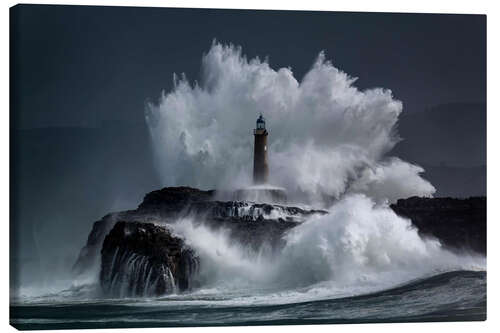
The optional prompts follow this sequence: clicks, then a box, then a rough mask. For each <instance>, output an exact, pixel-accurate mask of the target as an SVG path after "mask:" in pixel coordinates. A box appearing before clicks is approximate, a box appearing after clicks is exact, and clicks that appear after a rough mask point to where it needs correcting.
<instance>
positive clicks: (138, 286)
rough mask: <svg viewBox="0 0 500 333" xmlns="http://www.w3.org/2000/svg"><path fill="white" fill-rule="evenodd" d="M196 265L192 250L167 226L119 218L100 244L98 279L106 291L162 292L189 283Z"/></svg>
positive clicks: (127, 293) (120, 293)
mask: <svg viewBox="0 0 500 333" xmlns="http://www.w3.org/2000/svg"><path fill="white" fill-rule="evenodd" d="M197 268H198V258H197V257H196V255H195V254H194V251H192V250H191V249H190V248H188V247H187V246H185V245H184V241H183V240H182V239H180V238H178V237H174V236H172V235H171V233H170V232H169V231H168V230H167V229H166V228H164V227H161V226H157V225H154V224H152V223H137V222H124V221H120V222H117V223H116V224H115V226H114V227H113V229H111V231H110V232H109V234H108V235H107V236H106V238H105V239H104V242H103V245H102V250H101V272H100V283H101V288H102V290H103V291H104V293H105V294H106V295H112V296H120V297H124V296H148V295H162V294H165V293H171V292H173V291H176V290H179V291H183V290H186V289H188V288H189V287H191V285H192V282H193V279H194V278H195V275H196V274H195V273H196V271H197Z"/></svg>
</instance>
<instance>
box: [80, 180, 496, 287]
mask: <svg viewBox="0 0 500 333" xmlns="http://www.w3.org/2000/svg"><path fill="white" fill-rule="evenodd" d="M216 198H220V196H217V195H216V193H215V192H214V191H202V190H198V189H194V188H189V187H170V188H164V189H161V190H158V191H154V192H151V193H149V194H147V195H146V196H145V198H144V200H143V202H142V203H141V204H140V205H139V207H138V208H137V209H135V210H129V211H124V212H118V213H112V214H108V215H106V216H104V217H103V218H102V219H101V220H99V221H97V222H95V223H94V225H93V228H92V231H91V233H90V235H89V237H88V241H87V244H86V245H85V246H84V248H83V249H82V251H81V253H80V255H79V257H78V260H77V262H76V263H75V266H74V270H75V272H76V273H82V272H85V271H88V270H89V268H90V267H96V266H98V265H100V282H101V286H102V290H103V291H104V292H105V293H106V294H109V295H121V296H124V295H125V296H140V295H160V294H165V293H169V292H172V291H174V290H179V291H182V290H185V289H188V288H190V287H191V286H192V285H193V283H194V281H195V275H196V274H195V272H196V271H197V269H198V267H199V266H200V265H202V264H203V263H200V262H199V260H198V259H197V257H196V254H195V253H194V252H193V250H191V249H189V248H188V247H186V245H185V244H184V241H183V240H182V239H181V238H179V237H178V236H174V235H173V234H172V233H171V232H170V231H169V225H170V224H172V223H175V222H177V221H179V219H183V218H188V219H189V220H190V222H192V223H193V224H195V225H196V224H201V223H203V224H204V225H205V226H208V227H210V228H212V229H214V230H218V229H224V230H225V231H226V232H228V233H229V236H230V239H231V240H232V241H233V242H236V243H238V244H242V245H245V246H247V247H248V248H249V249H254V250H259V251H262V250H267V251H276V250H278V249H280V248H281V247H282V245H283V235H284V233H285V232H286V231H287V230H290V229H291V228H294V227H295V226H297V225H298V224H300V223H302V222H303V221H305V220H306V219H307V218H309V217H311V216H312V215H315V214H318V215H322V214H327V213H328V212H327V211H324V210H309V209H303V208H300V207H293V206H286V205H280V204H266V203H255V202H249V201H220V200H217V199H216ZM391 208H392V209H393V210H394V211H395V212H396V213H397V214H398V215H401V216H403V217H407V218H409V219H411V220H412V222H413V224H414V225H415V226H416V227H417V228H418V230H419V233H420V234H422V235H423V236H432V237H435V238H438V239H439V240H440V241H441V242H442V244H443V245H445V246H447V247H448V248H451V249H455V250H464V249H465V250H472V251H475V252H478V253H482V254H486V198H484V197H482V198H469V199H451V198H417V197H413V198H409V199H404V200H398V202H397V203H395V204H393V205H391ZM160 225H161V226H160ZM99 259H100V260H99Z"/></svg>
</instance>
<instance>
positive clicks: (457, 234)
mask: <svg viewBox="0 0 500 333" xmlns="http://www.w3.org/2000/svg"><path fill="white" fill-rule="evenodd" d="M391 208H392V209H393V210H394V211H395V212H396V214H398V215H401V216H404V217H407V218H409V219H411V221H412V223H413V224H414V225H415V226H416V227H417V228H418V231H419V233H420V234H421V235H423V236H432V237H435V238H437V239H439V240H440V241H441V242H442V244H443V245H445V246H447V247H449V248H451V249H455V250H465V251H470V250H472V251H475V252H478V253H481V254H486V197H473V198H468V199H454V198H419V197H411V198H408V199H401V200H398V201H397V203H395V204H393V205H391Z"/></svg>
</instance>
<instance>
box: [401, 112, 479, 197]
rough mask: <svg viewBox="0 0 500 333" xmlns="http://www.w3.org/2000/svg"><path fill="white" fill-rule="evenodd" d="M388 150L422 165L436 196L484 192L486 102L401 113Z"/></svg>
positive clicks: (471, 194) (458, 195) (470, 194)
mask: <svg viewBox="0 0 500 333" xmlns="http://www.w3.org/2000/svg"><path fill="white" fill-rule="evenodd" d="M398 131H399V134H400V136H401V138H402V139H403V140H402V141H401V142H400V143H398V144H397V145H396V147H395V148H394V149H393V151H392V152H391V154H393V155H395V156H398V157H401V158H402V159H404V160H407V161H410V162H413V163H416V164H419V165H421V166H422V167H424V169H425V174H424V175H423V176H424V178H426V179H428V180H429V181H430V182H431V183H432V184H433V185H434V186H435V187H436V189H437V192H436V196H440V197H443V196H451V197H469V196H477V195H486V104H484V103H450V104H443V105H439V106H436V107H433V108H431V109H429V110H426V111H423V112H419V113H410V114H405V113H404V112H403V114H402V115H401V117H400V120H399V123H398Z"/></svg>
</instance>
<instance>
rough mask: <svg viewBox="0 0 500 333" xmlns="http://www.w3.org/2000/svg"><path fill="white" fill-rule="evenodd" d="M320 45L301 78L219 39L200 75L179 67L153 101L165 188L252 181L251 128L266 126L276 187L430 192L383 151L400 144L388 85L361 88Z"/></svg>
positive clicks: (414, 172)
mask: <svg viewBox="0 0 500 333" xmlns="http://www.w3.org/2000/svg"><path fill="white" fill-rule="evenodd" d="M355 81H356V78H354V77H350V76H349V75H348V74H346V73H344V72H342V71H341V70H339V69H337V68H336V67H334V66H333V65H332V63H331V62H330V61H328V60H326V57H325V54H324V53H323V52H321V53H320V54H319V55H318V57H317V59H316V61H315V62H314V64H313V66H312V68H311V69H310V70H309V72H308V73H307V74H306V75H305V76H304V78H303V79H302V81H301V82H298V81H297V80H296V79H295V77H294V75H293V72H292V70H291V69H290V68H280V69H277V70H275V69H272V68H271V67H270V66H269V64H268V63H267V62H266V61H261V60H260V59H259V58H254V59H250V60H249V59H247V58H246V57H245V56H244V55H243V53H242V49H241V48H240V47H237V46H233V45H222V44H219V43H216V42H214V43H213V44H212V46H211V48H210V50H209V51H208V53H206V54H204V55H203V58H202V77H201V80H200V83H197V82H195V83H193V84H191V83H190V82H189V81H188V79H187V78H186V77H184V76H181V77H180V78H179V77H178V76H176V75H175V74H174V88H173V89H172V91H170V92H168V93H165V92H163V93H162V95H161V97H160V99H159V101H158V102H157V103H150V104H148V105H147V107H146V120H147V122H148V125H149V128H150V132H151V136H152V141H153V145H154V149H155V152H156V157H157V165H158V168H159V171H160V175H161V177H162V181H163V183H164V185H165V186H167V185H168V186H174V185H190V186H196V187H201V188H237V187H242V186H247V185H249V184H250V183H251V174H252V167H253V163H252V161H253V135H252V129H253V128H254V127H255V121H256V119H257V116H258V115H259V113H262V114H263V115H264V116H265V117H266V120H267V122H266V125H267V128H268V130H269V137H268V141H269V165H270V182H271V183H272V185H277V186H281V187H285V188H287V189H289V190H290V191H296V190H298V191H300V192H305V193H309V194H311V195H319V194H321V195H324V194H327V195H330V196H335V197H340V196H341V195H342V194H343V193H346V192H356V193H365V194H367V195H369V196H371V197H372V198H374V199H376V200H385V199H389V200H395V199H397V198H399V197H408V196H411V195H421V196H431V195H432V193H433V192H434V191H435V189H434V187H433V186H432V185H431V184H430V183H429V182H427V181H426V180H424V179H423V178H421V177H420V173H421V172H422V171H423V169H422V168H420V167H418V166H415V165H412V164H409V163H408V162H405V161H402V160H400V159H397V158H391V157H388V156H386V155H387V153H388V152H389V151H390V150H391V149H392V148H393V147H394V145H395V144H396V143H397V142H398V140H399V138H398V135H397V132H396V128H395V125H396V123H397V121H398V116H399V114H400V113H401V112H402V103H401V102H400V101H398V100H396V99H394V98H393V96H392V92H391V91H390V90H389V89H382V88H374V89H367V90H364V91H361V90H359V89H358V88H356V86H355V85H354V83H355Z"/></svg>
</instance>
